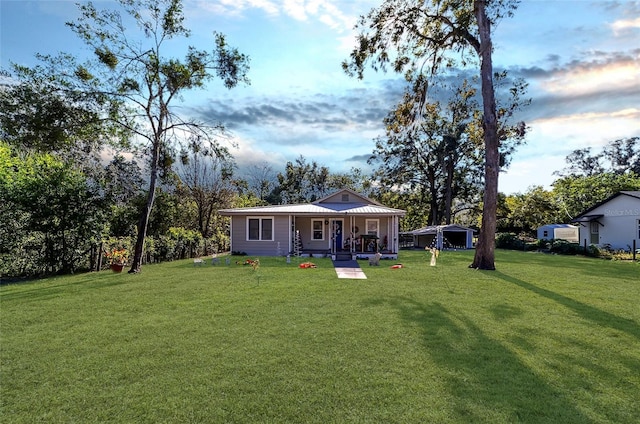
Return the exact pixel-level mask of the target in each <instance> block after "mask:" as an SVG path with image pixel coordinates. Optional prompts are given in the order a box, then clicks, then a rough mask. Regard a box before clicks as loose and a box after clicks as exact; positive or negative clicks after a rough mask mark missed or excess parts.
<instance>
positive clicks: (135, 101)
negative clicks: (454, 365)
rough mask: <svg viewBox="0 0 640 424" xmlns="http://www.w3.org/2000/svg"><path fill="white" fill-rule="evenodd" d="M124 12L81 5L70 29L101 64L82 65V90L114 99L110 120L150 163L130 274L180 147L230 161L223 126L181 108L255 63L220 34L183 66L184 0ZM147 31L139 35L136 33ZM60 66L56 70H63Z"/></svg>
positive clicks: (78, 85)
mask: <svg viewBox="0 0 640 424" xmlns="http://www.w3.org/2000/svg"><path fill="white" fill-rule="evenodd" d="M118 1H119V4H120V6H121V7H120V8H119V9H117V10H98V9H96V7H95V6H94V5H93V4H92V3H86V4H80V5H79V9H80V17H79V18H78V19H77V20H76V21H74V22H70V23H68V26H69V27H70V28H71V29H72V30H73V31H74V32H75V33H76V34H77V35H78V36H79V37H80V39H81V40H82V41H83V42H85V43H86V44H87V45H88V46H89V47H90V48H91V49H92V51H93V52H94V54H95V58H94V60H93V61H91V62H89V63H86V64H83V65H76V66H75V72H74V73H73V75H68V76H67V77H68V78H67V79H68V80H70V81H74V83H75V85H74V88H75V89H77V90H78V91H81V92H85V93H94V94H96V95H99V96H102V97H104V98H106V99H107V100H109V109H108V111H107V112H108V117H109V118H110V119H111V120H113V121H115V122H117V123H118V124H120V125H121V126H122V127H124V128H126V129H128V130H129V131H131V132H132V133H133V134H135V136H136V139H137V140H139V141H140V142H141V144H142V148H143V151H144V153H146V154H147V157H148V160H149V168H148V169H149V175H148V179H149V187H148V192H147V201H146V203H145V205H144V207H143V208H142V211H141V213H140V218H139V222H138V234H137V240H136V245H135V250H134V257H133V260H132V264H131V269H130V271H129V272H132V273H136V272H139V271H140V269H141V265H142V256H143V249H144V240H145V236H146V231H147V225H148V222H149V217H150V214H151V211H152V208H153V204H154V199H155V195H156V188H157V184H158V178H159V177H161V176H162V175H166V174H168V173H167V171H168V170H169V168H170V167H171V164H172V161H173V159H172V158H173V151H174V147H173V146H174V143H175V142H176V140H178V139H181V138H182V139H185V138H187V137H188V136H189V135H198V136H200V137H202V138H203V139H205V140H207V141H208V142H209V143H210V145H211V148H212V149H213V150H214V151H216V152H218V153H220V154H222V151H221V150H220V149H219V146H218V143H217V141H216V139H215V135H216V134H217V132H218V130H219V129H220V128H219V127H210V126H206V125H203V124H201V123H198V122H196V121H194V120H189V119H185V118H183V117H181V116H180V115H178V114H176V113H175V112H174V111H173V105H174V103H175V102H176V101H178V100H179V99H180V96H181V95H182V94H183V93H184V92H185V91H187V90H191V89H195V88H201V87H203V86H204V85H205V83H206V82H208V81H209V80H211V79H213V78H214V77H218V78H220V79H222V80H223V83H224V85H225V87H227V88H232V87H234V86H236V85H237V84H238V83H239V82H246V83H248V79H247V76H246V73H247V70H248V58H247V57H246V56H245V55H243V54H240V53H239V52H238V51H237V49H234V48H231V47H229V46H228V45H227V42H226V40H225V37H224V36H223V35H222V34H219V33H215V32H214V47H213V49H212V51H206V50H198V49H196V48H195V47H192V46H189V47H188V49H187V51H186V54H185V56H184V58H183V59H182V60H180V59H176V58H173V57H168V56H167V55H166V54H167V51H166V49H168V46H167V44H169V43H170V42H171V41H172V40H174V39H186V38H188V37H189V36H190V31H189V30H188V29H187V28H186V27H185V26H184V14H183V10H182V2H181V0H118ZM134 28H135V29H137V30H138V31H139V32H131V31H130V29H134ZM44 59H45V60H47V61H48V63H50V64H52V65H56V64H63V65H66V66H67V67H68V66H69V65H75V61H73V60H72V59H73V58H69V57H68V56H61V57H58V58H51V57H45V58H44ZM59 68H60V66H58V67H56V69H59Z"/></svg>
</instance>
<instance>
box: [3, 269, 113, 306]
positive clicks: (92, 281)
mask: <svg viewBox="0 0 640 424" xmlns="http://www.w3.org/2000/svg"><path fill="white" fill-rule="evenodd" d="M84 275H86V276H87V277H86V278H85V277H84V276H83V278H81V279H79V280H78V281H76V282H71V283H69V282H66V283H64V284H55V283H54V284H46V283H43V280H36V281H34V282H29V283H21V284H19V285H18V286H17V287H18V289H17V290H15V291H13V290H12V291H9V290H8V287H5V288H4V290H3V291H0V300H2V301H9V300H15V299H21V300H45V299H51V298H55V297H58V296H59V295H61V294H63V293H68V292H69V289H70V288H71V287H76V286H81V287H82V288H85V289H102V288H106V287H112V286H118V285H121V284H124V280H122V279H117V280H116V279H115V278H116V277H114V276H113V275H111V274H110V273H107V272H102V273H86V274H84ZM60 278H61V279H63V281H68V278H69V277H60ZM54 281H55V280H54Z"/></svg>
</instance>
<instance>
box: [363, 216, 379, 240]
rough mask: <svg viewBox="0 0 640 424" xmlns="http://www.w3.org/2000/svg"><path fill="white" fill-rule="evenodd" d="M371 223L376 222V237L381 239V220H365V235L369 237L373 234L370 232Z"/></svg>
mask: <svg viewBox="0 0 640 424" xmlns="http://www.w3.org/2000/svg"><path fill="white" fill-rule="evenodd" d="M370 222H375V223H376V232H375V234H374V235H375V236H376V237H380V220H379V219H366V220H365V223H364V224H365V227H364V228H365V234H367V235H369V234H371V232H370V231H369V223H370Z"/></svg>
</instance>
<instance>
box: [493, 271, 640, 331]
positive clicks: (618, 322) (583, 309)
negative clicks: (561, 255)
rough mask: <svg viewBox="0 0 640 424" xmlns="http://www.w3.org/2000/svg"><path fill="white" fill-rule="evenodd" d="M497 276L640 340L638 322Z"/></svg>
mask: <svg viewBox="0 0 640 424" xmlns="http://www.w3.org/2000/svg"><path fill="white" fill-rule="evenodd" d="M494 272H495V276H496V277H498V278H500V279H501V280H503V281H506V282H507V283H511V284H515V285H516V286H519V287H521V288H523V289H525V290H529V291H531V292H533V293H535V294H537V295H540V296H543V297H546V298H547V299H551V300H553V301H555V302H557V303H559V304H561V305H563V306H565V307H567V308H569V309H571V310H572V311H574V312H575V313H577V314H578V315H580V316H581V317H582V318H584V319H585V320H588V321H591V322H593V323H595V324H598V325H601V326H604V327H609V328H613V329H615V330H619V331H622V332H625V333H627V334H629V335H630V336H633V337H635V338H636V339H640V327H639V326H638V324H637V323H636V322H634V321H633V320H630V319H624V318H621V317H619V316H617V315H614V314H611V313H609V312H606V311H603V310H602V309H598V308H595V307H593V306H589V305H586V304H584V303H582V302H578V301H577V300H574V299H571V298H569V297H566V296H563V295H561V294H558V293H555V292H552V291H551V290H547V289H543V288H541V287H538V286H536V285H533V284H531V283H527V282H526V281H522V280H520V279H518V278H514V277H511V276H509V275H506V274H503V273H501V272H499V271H494Z"/></svg>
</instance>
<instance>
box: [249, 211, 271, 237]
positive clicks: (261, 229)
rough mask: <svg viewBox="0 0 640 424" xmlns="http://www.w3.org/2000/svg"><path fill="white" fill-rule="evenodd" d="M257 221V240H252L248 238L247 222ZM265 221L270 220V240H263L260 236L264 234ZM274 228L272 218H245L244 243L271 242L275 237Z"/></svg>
mask: <svg viewBox="0 0 640 424" xmlns="http://www.w3.org/2000/svg"><path fill="white" fill-rule="evenodd" d="M254 219H256V220H258V238H257V239H252V238H250V237H249V236H250V234H249V222H250V221H251V220H254ZM265 220H271V238H270V239H263V238H262V235H263V233H264V221H265ZM274 227H275V219H274V217H273V216H247V218H246V221H245V228H246V241H273V240H274V235H275V231H274Z"/></svg>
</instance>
